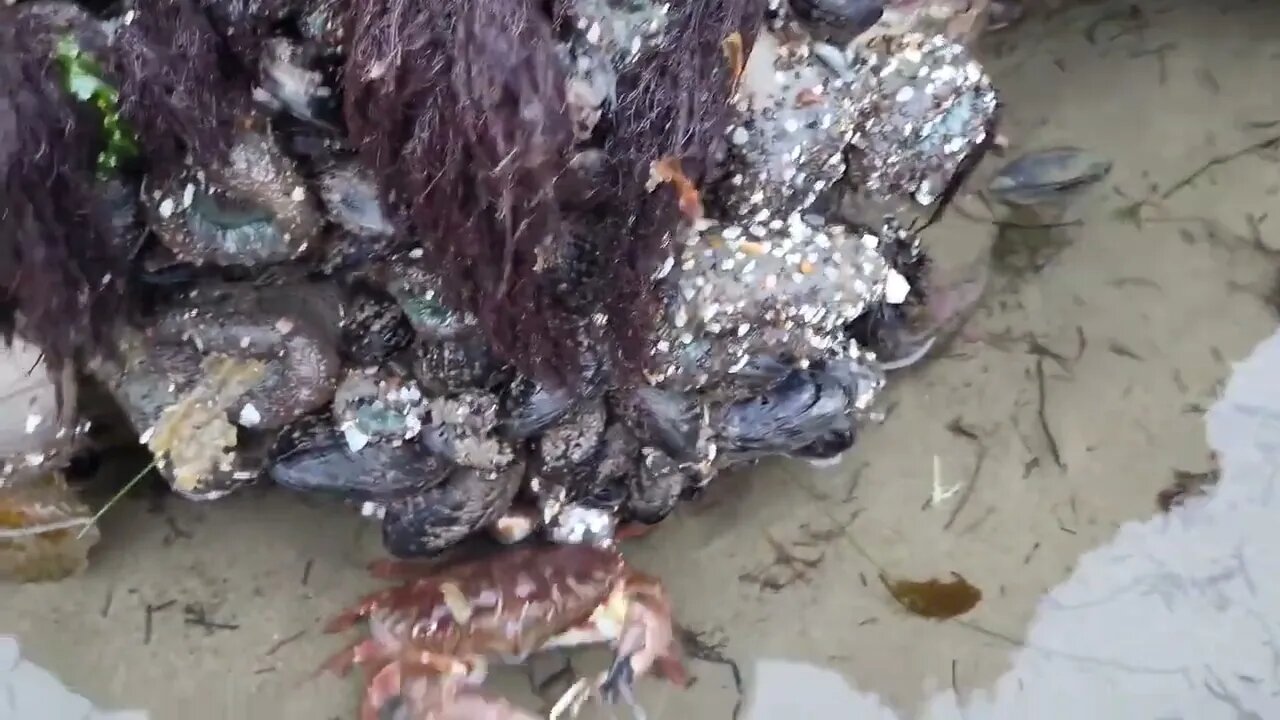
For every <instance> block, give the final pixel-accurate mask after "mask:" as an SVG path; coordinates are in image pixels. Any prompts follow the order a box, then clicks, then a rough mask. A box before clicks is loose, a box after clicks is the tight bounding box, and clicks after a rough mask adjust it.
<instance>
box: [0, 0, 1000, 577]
mask: <svg viewBox="0 0 1280 720" xmlns="http://www.w3.org/2000/svg"><path fill="white" fill-rule="evenodd" d="M87 2H88V0H86V3H87ZM882 14H883V3H875V2H859V1H850V0H790V2H779V1H776V0H775V1H774V2H766V1H765V0H699V1H696V2H684V3H680V2H669V1H662V0H552V1H549V2H534V1H533V0H475V1H474V2H463V3H459V2H454V1H452V0H423V1H420V2H409V0H124V1H123V2H109V3H105V4H104V3H98V4H92V5H91V4H84V5H76V4H71V3H68V2H57V1H53V0H38V1H36V2H19V3H18V4H16V5H14V6H12V7H5V8H0V186H2V188H3V191H4V193H5V194H4V196H3V197H4V202H5V205H6V207H5V211H6V212H5V213H4V214H3V216H0V321H2V322H4V323H5V324H7V326H8V329H9V330H11V331H16V333H17V334H18V335H20V336H22V337H24V338H25V339H27V340H29V341H31V342H33V343H35V344H37V345H38V346H39V347H40V348H41V349H42V350H44V353H45V358H46V361H47V362H48V363H49V364H50V366H51V367H53V368H55V369H56V370H57V371H58V372H63V369H64V368H66V367H73V368H75V370H76V371H77V372H78V373H80V374H81V375H82V376H83V377H84V378H85V381H86V382H93V383H95V384H96V385H98V386H99V387H100V388H103V389H105V390H106V391H107V394H108V395H109V397H110V398H111V399H112V400H113V401H114V403H115V404H117V405H118V406H119V409H120V410H122V411H123V415H124V417H125V418H127V421H128V423H129V425H130V426H131V427H132V429H133V432H134V433H135V434H136V435H137V436H138V437H139V438H140V441H141V442H142V443H143V444H145V445H146V446H147V447H148V448H149V449H150V451H151V453H152V454H153V455H154V457H155V459H156V468H157V470H158V472H159V473H160V474H161V475H162V476H163V477H165V479H166V480H167V481H168V482H169V483H170V485H171V486H172V487H173V489H174V491H176V492H177V493H179V494H181V495H183V496H185V497H187V498H190V499H193V500H213V499H216V498H220V497H223V496H226V495H228V494H229V493H232V492H234V491H235V490H236V489H238V488H240V487H242V486H244V485H245V484H247V483H250V482H255V481H262V480H265V479H268V478H269V479H270V481H273V482H274V483H276V484H278V485H281V486H284V487H286V488H289V489H291V490H296V491H300V492H307V493H320V494H326V495H331V496H334V497H336V498H340V499H342V500H345V501H349V502H351V503H352V504H354V505H357V506H359V507H360V508H361V509H362V511H363V512H364V513H365V514H366V515H369V516H372V517H374V518H376V519H377V520H378V522H380V523H381V527H382V533H383V539H384V544H385V545H386V548H387V550H388V551H390V552H391V553H393V554H395V555H397V556H404V557H410V556H426V555H433V554H436V553H439V552H440V551H442V550H444V549H446V548H448V547H450V546H451V545H454V544H456V543H458V542H459V541H460V540H462V539H464V538H466V537H467V536H469V535H471V534H473V533H476V532H482V531H485V532H493V533H495V534H497V535H498V536H499V537H500V538H502V539H507V540H512V539H518V538H522V537H525V536H527V535H529V534H531V533H534V532H538V533H543V534H545V536H547V537H549V538H550V539H552V540H555V541H559V542H582V541H595V540H607V539H608V538H610V537H611V536H612V534H613V531H614V529H615V527H616V525H617V523H619V522H639V523H647V524H652V523H656V522H658V521H659V520H661V519H663V518H664V517H665V516H667V515H668V514H669V513H670V512H671V511H672V509H673V508H674V507H675V506H676V505H677V503H678V502H679V501H680V500H681V499H682V498H685V497H688V496H690V495H691V494H694V493H697V492H698V491H699V490H700V489H701V488H703V487H704V486H705V485H706V484H707V483H708V482H709V481H710V480H711V479H712V478H713V477H714V476H715V475H716V474H717V473H719V472H720V471H721V470H724V469H725V468H728V467H731V466H734V465H737V464H740V463H744V462H751V461H754V460H756V459H759V458H762V457H765V456H771V455H785V456H791V457H796V458H802V459H805V460H810V461H814V462H824V461H831V460H834V459H836V458H838V457H840V456H841V454H842V453H844V452H845V451H846V450H848V449H849V448H850V447H851V446H852V445H853V444H854V441H855V437H856V434H857V430H858V427H859V425H860V423H862V422H863V421H864V420H865V419H866V418H867V417H868V411H869V409H870V407H871V403H872V401H873V400H874V398H875V397H876V395H877V393H878V391H879V390H880V389H881V387H882V386H883V384H884V372H885V370H886V368H893V367H898V366H901V365H903V364H907V363H909V362H910V361H911V360H912V359H914V358H915V357H918V355H919V354H920V353H919V352H917V351H918V350H919V348H918V347H917V346H915V345H912V344H910V343H903V342H902V338H903V337H914V336H913V335H912V333H913V332H915V331H916V330H918V329H919V328H918V321H917V318H918V317H920V316H923V315H927V311H928V305H929V301H930V298H929V293H928V286H929V278H928V270H929V263H928V259H927V257H926V256H925V255H924V252H923V250H922V249H921V246H920V243H919V239H918V236H917V233H916V231H915V229H914V228H915V227H916V225H918V220H919V219H920V218H921V217H925V216H931V215H936V213H937V212H938V211H940V210H941V209H942V207H943V206H945V204H946V202H947V201H948V200H949V198H950V195H951V193H953V192H954V190H955V187H956V186H957V185H958V183H959V182H960V181H961V180H962V179H963V177H964V175H965V174H966V173H967V171H968V169H969V168H971V167H972V165H973V164H974V163H975V162H976V160H977V159H978V158H979V157H980V156H981V155H982V153H983V152H984V151H985V149H986V148H987V147H988V145H989V144H990V142H991V141H992V139H993V133H994V123H995V119H996V115H997V100H996V96H995V93H994V90H993V89H992V86H991V83H990V80H989V79H988V78H987V76H986V75H985V74H984V72H983V70H982V68H981V67H980V66H979V65H978V63H977V62H976V61H975V60H974V59H973V58H972V57H971V55H970V54H969V53H968V51H967V50H966V49H965V47H964V46H963V45H962V44H960V43H957V42H955V41H953V40H951V39H948V38H947V37H945V36H943V35H926V34H919V33H913V32H906V33H901V34H896V35H892V36H886V37H880V38H878V40H877V42H875V43H867V42H865V38H860V36H861V35H863V34H864V32H865V31H866V30H868V28H870V27H871V26H872V25H873V24H875V23H876V22H877V21H879V20H880V19H881V16H882ZM24 457H26V456H24ZM24 462H25V460H23V458H16V459H15V460H13V461H12V462H10V463H9V467H8V472H9V473H10V474H13V473H16V472H17V471H19V470H21V469H22V467H21V466H22V465H23V463H24ZM0 477H2V476H0ZM2 484H3V481H2V480H0V485H2Z"/></svg>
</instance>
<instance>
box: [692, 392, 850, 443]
mask: <svg viewBox="0 0 1280 720" xmlns="http://www.w3.org/2000/svg"><path fill="white" fill-rule="evenodd" d="M849 411H850V399H849V394H848V392H847V391H846V389H845V387H844V384H843V383H841V382H839V380H838V379H837V378H835V377H834V376H832V375H830V374H827V373H824V372H821V371H817V370H793V371H792V372H791V373H789V374H788V375H787V376H786V377H785V378H783V379H782V381H781V382H779V383H778V384H777V386H775V387H774V388H772V389H770V390H768V391H767V392H764V393H762V394H760V395H757V396H755V397H752V398H750V399H747V400H741V401H738V402H734V403H731V404H729V405H727V406H725V407H723V408H721V410H720V411H719V412H718V413H717V417H716V418H715V419H714V420H713V422H714V429H715V432H716V435H717V439H718V442H719V444H720V448H721V449H722V450H723V451H725V452H726V453H728V454H730V455H733V456H743V459H747V458H750V457H757V456H762V455H771V454H786V453H790V452H793V451H796V450H800V449H801V448H804V447H806V446H810V445H811V444H813V443H818V442H826V441H829V437H830V436H829V433H831V432H832V430H833V428H838V427H842V426H843V425H842V424H843V423H844V422H845V421H846V418H845V416H846V414H847V413H848V412H849Z"/></svg>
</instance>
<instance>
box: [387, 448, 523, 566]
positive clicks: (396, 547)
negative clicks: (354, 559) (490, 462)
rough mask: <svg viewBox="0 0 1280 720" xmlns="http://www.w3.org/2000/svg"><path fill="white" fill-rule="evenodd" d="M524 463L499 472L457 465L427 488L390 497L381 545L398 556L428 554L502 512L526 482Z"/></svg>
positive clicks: (408, 556)
mask: <svg viewBox="0 0 1280 720" xmlns="http://www.w3.org/2000/svg"><path fill="white" fill-rule="evenodd" d="M524 470H525V468H524V464H523V463H516V464H515V465H513V466H511V467H509V468H507V469H505V470H500V471H481V470H472V469H469V468H464V469H459V470H457V471H456V472H454V473H453V475H451V476H450V477H449V478H448V480H446V481H445V482H444V483H441V484H440V485H436V486H435V487H433V488H431V489H429V490H427V491H426V492H423V493H419V494H416V495H412V496H410V497H407V498H402V499H399V500H394V501H392V502H390V503H388V504H387V505H386V508H385V509H386V512H385V514H384V515H383V518H382V544H383V546H384V547H385V548H386V549H387V552H389V553H391V554H392V555H394V556H396V557H399V558H415V557H430V556H432V555H437V554H439V553H441V552H443V551H444V550H446V549H448V548H449V547H450V546H452V545H455V544H457V543H458V542H460V541H462V540H463V539H465V538H466V537H467V536H468V535H470V534H471V533H473V532H476V531H477V530H481V529H483V528H485V527H488V526H489V525H490V524H492V523H493V522H495V521H496V520H497V519H498V518H499V517H501V516H502V514H503V513H505V512H506V511H507V510H508V509H509V508H510V507H511V502H512V501H513V500H514V499H515V497H516V493H517V492H519V490H520V484H521V482H522V481H523V480H524Z"/></svg>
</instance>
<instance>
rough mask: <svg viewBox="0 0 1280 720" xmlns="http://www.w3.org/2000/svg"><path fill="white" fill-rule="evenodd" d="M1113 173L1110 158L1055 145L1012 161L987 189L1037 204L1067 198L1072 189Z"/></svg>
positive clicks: (1015, 201) (1022, 202)
mask: <svg viewBox="0 0 1280 720" xmlns="http://www.w3.org/2000/svg"><path fill="white" fill-rule="evenodd" d="M1110 172H1111V161H1110V160H1107V159H1105V158H1103V157H1100V156H1098V155H1095V154H1093V153H1090V152H1088V151H1086V150H1082V149H1080V148H1075V147H1056V148H1049V149H1047V150H1039V151H1036V152H1031V153H1027V154H1026V155H1023V156H1021V157H1018V158H1016V159H1014V160H1012V161H1010V162H1009V163H1008V164H1007V165H1005V166H1004V167H1003V168H1001V169H1000V172H998V173H996V176H995V177H994V178H992V179H991V183H990V184H989V185H988V186H987V189H988V191H989V192H990V193H991V195H992V196H993V197H994V198H996V199H997V200H999V201H1001V202H1004V203H1008V204H1010V205H1038V204H1040V203H1046V202H1055V201H1061V200H1064V199H1067V198H1068V197H1069V195H1070V194H1071V193H1072V191H1075V190H1080V189H1083V188H1084V187H1086V186H1088V185H1092V184H1094V183H1096V182H1098V181H1100V180H1102V179H1103V178H1105V177H1106V176H1107V175H1108V174H1109V173H1110Z"/></svg>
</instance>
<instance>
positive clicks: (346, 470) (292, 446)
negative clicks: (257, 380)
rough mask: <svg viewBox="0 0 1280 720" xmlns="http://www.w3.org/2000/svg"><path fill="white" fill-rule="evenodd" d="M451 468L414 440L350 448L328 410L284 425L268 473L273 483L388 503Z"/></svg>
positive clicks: (440, 478) (438, 480)
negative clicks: (356, 448) (355, 448)
mask: <svg viewBox="0 0 1280 720" xmlns="http://www.w3.org/2000/svg"><path fill="white" fill-rule="evenodd" d="M453 470H454V467H453V466H452V465H451V464H450V463H448V462H446V461H444V460H443V459H441V458H440V457H438V456H436V455H435V454H434V453H432V452H431V451H430V450H428V449H427V448H426V447H424V446H423V445H422V443H419V442H415V441H413V440H403V441H400V442H373V443H368V444H367V445H365V446H363V447H361V448H359V449H358V450H352V448H351V444H350V441H349V439H348V434H347V433H344V432H343V431H342V430H340V429H339V428H338V427H337V426H336V425H335V423H334V421H333V418H332V417H331V416H330V414H329V413H326V412H322V413H317V414H313V415H308V416H306V417H304V418H301V419H300V420H298V421H296V422H294V423H293V424H292V425H290V426H289V427H287V428H285V429H284V430H283V431H282V432H281V433H280V436H279V438H278V439H277V440H276V443H275V445H274V447H273V448H272V452H271V464H270V468H269V470H268V474H269V475H270V477H271V479H272V480H274V481H275V482H276V483H277V484H279V485H281V486H283V487H286V488H289V489H290V490H297V491H300V492H317V493H323V494H326V495H331V496H333V497H336V498H340V499H343V500H349V501H352V502H388V501H391V500H396V499H401V498H407V497H410V496H413V495H417V494H419V493H422V492H425V491H427V490H430V489H431V488H433V487H435V486H436V485H438V484H440V483H442V482H444V481H445V480H446V479H447V478H448V477H449V475H450V473H452V472H453Z"/></svg>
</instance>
